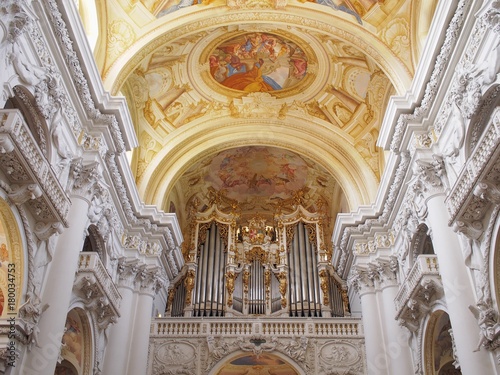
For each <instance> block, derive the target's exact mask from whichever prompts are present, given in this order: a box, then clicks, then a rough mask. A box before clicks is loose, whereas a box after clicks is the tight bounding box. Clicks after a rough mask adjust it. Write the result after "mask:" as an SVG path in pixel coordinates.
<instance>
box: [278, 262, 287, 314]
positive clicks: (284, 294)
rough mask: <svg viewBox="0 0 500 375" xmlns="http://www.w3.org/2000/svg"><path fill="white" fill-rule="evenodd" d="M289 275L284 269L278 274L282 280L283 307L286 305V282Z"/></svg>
mask: <svg viewBox="0 0 500 375" xmlns="http://www.w3.org/2000/svg"><path fill="white" fill-rule="evenodd" d="M287 279H288V277H287V275H286V272H285V271H282V272H280V273H279V274H278V280H279V282H280V286H279V290H280V294H281V307H282V308H285V307H286V303H287V302H286V286H287V285H286V282H287Z"/></svg>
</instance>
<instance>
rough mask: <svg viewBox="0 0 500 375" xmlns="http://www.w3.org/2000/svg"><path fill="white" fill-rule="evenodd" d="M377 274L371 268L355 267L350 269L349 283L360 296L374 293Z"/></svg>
mask: <svg viewBox="0 0 500 375" xmlns="http://www.w3.org/2000/svg"><path fill="white" fill-rule="evenodd" d="M377 278H378V273H377V272H376V271H375V269H374V268H373V267H363V266H359V265H356V266H354V267H353V268H352V271H351V276H350V278H349V283H350V284H351V286H352V287H354V289H355V290H356V291H357V292H358V294H359V295H360V296H362V295H364V294H367V293H374V292H375V281H376V280H377Z"/></svg>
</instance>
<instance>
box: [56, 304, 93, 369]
mask: <svg viewBox="0 0 500 375" xmlns="http://www.w3.org/2000/svg"><path fill="white" fill-rule="evenodd" d="M62 343H63V346H62V349H61V357H62V358H63V361H62V362H61V363H60V365H58V366H57V367H56V372H55V375H58V374H64V375H66V374H72V375H73V374H75V375H83V374H90V373H91V368H92V366H91V364H92V344H91V343H92V333H91V328H90V324H89V321H88V318H87V316H86V315H85V312H84V311H83V310H82V309H80V308H74V309H72V310H71V311H70V312H69V313H68V315H67V317H66V325H65V330H64V335H63V338H62ZM58 371H59V372H58Z"/></svg>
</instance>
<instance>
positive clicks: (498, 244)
mask: <svg viewBox="0 0 500 375" xmlns="http://www.w3.org/2000/svg"><path fill="white" fill-rule="evenodd" d="M495 219H496V223H495V226H494V229H493V236H492V237H493V238H492V243H491V245H490V246H491V247H490V251H492V252H493V254H492V256H491V258H492V261H490V262H489V267H490V275H491V276H490V279H489V280H488V282H490V283H491V284H490V285H492V287H493V288H494V290H493V291H492V293H491V298H492V299H493V301H492V302H493V306H495V307H496V309H497V311H498V309H499V308H500V306H499V305H500V276H498V275H500V216H497V217H496V218H495ZM487 297H489V296H487Z"/></svg>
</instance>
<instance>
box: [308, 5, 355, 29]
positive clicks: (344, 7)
mask: <svg viewBox="0 0 500 375" xmlns="http://www.w3.org/2000/svg"><path fill="white" fill-rule="evenodd" d="M299 1H301V2H303V3H305V2H306V1H310V2H311V3H316V4H321V5H326V6H328V7H330V8H332V9H334V10H340V11H341V12H345V13H347V14H350V15H351V16H354V17H355V18H356V21H358V23H359V24H360V25H362V24H363V21H362V20H361V16H360V15H359V14H358V13H357V12H356V11H355V10H353V9H351V8H350V7H349V6H348V5H347V4H346V2H345V1H343V0H299Z"/></svg>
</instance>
